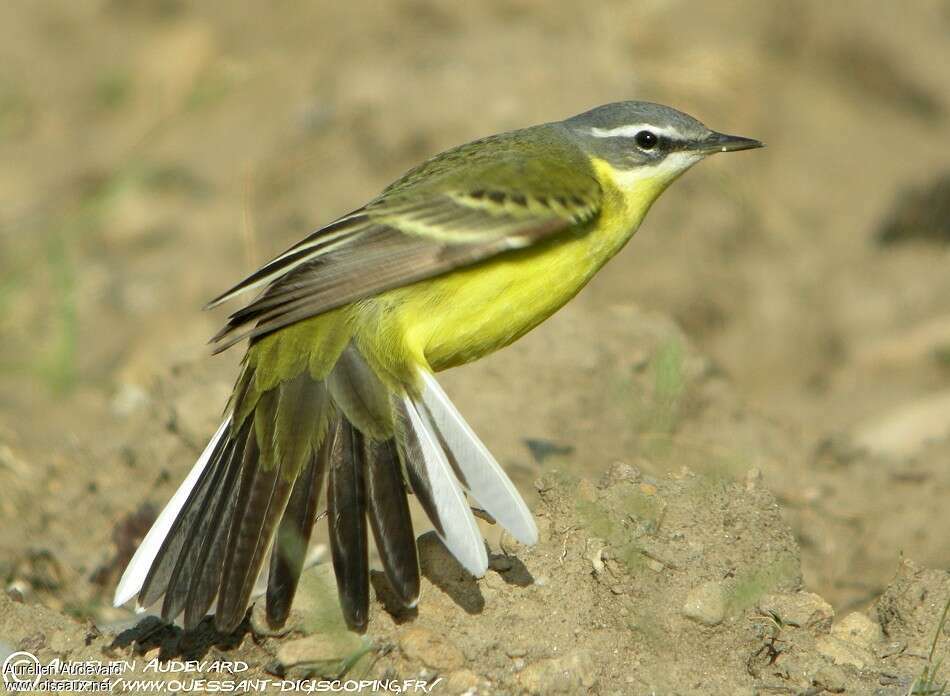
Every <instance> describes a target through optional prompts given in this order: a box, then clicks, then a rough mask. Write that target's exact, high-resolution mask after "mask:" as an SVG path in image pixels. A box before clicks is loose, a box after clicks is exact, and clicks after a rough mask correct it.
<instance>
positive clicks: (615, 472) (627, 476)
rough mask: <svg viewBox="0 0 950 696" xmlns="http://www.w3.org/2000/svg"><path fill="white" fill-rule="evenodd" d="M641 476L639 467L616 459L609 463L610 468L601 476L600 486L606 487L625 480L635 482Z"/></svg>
mask: <svg viewBox="0 0 950 696" xmlns="http://www.w3.org/2000/svg"><path fill="white" fill-rule="evenodd" d="M641 476H642V474H641V473H640V469H638V468H637V467H635V466H632V465H630V464H627V462H623V461H616V462H614V463H613V464H611V465H610V468H609V469H607V471H606V473H605V474H604V476H603V478H601V480H600V487H601V488H607V487H609V486H613V485H615V484H618V483H623V482H625V481H630V482H633V483H636V482H637V481H639V480H640V477H641Z"/></svg>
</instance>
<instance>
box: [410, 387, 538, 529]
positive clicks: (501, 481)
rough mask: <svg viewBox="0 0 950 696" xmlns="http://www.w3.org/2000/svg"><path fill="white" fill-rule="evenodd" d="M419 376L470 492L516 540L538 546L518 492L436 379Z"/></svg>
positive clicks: (427, 403)
mask: <svg viewBox="0 0 950 696" xmlns="http://www.w3.org/2000/svg"><path fill="white" fill-rule="evenodd" d="M420 373H421V376H422V380H423V382H424V384H425V387H424V389H423V392H422V403H423V404H424V405H425V411H426V412H427V413H428V415H429V416H430V418H431V423H432V426H433V427H434V428H435V429H436V430H438V432H439V433H440V434H441V435H442V440H443V442H444V443H445V445H446V447H448V449H449V450H450V451H451V452H452V456H453V457H454V458H455V461H456V463H457V464H458V466H459V468H460V469H461V471H462V475H463V476H464V478H465V481H466V483H467V484H468V490H469V493H471V495H472V497H473V498H475V500H476V501H478V503H479V505H481V506H482V507H483V508H484V509H485V510H486V511H487V512H488V514H490V515H491V516H492V517H494V518H495V519H496V520H497V521H498V523H499V524H501V526H502V527H504V528H505V529H507V530H508V532H509V533H510V534H511V535H512V536H513V537H514V538H515V539H517V540H518V541H520V542H521V543H522V544H527V545H529V546H530V545H533V544H536V543H537V541H538V527H537V525H536V524H535V522H534V517H532V516H531V511H530V510H528V506H527V505H526V504H525V502H524V500H523V499H522V498H521V495H520V494H519V493H518V489H517V488H515V486H514V484H513V483H512V482H511V479H509V478H508V475H507V474H506V473H505V472H504V470H503V469H502V468H501V466H500V465H499V464H498V462H497V461H496V460H495V458H494V457H493V456H492V454H491V452H489V451H488V448H487V447H485V445H484V444H483V443H482V441H481V440H479V439H478V435H476V434H475V432H474V431H473V430H472V428H471V427H470V426H469V424H468V423H466V422H465V419H464V418H462V414H460V413H459V412H458V409H456V408H455V405H454V404H453V403H452V402H451V401H450V400H449V397H448V396H447V395H446V393H445V392H444V391H442V387H441V386H439V383H438V381H436V379H435V376H434V375H433V374H432V373H430V372H428V371H426V370H420Z"/></svg>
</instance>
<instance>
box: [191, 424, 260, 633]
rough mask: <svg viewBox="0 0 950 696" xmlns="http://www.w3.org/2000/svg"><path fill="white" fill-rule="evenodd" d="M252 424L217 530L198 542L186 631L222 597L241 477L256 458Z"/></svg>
mask: <svg viewBox="0 0 950 696" xmlns="http://www.w3.org/2000/svg"><path fill="white" fill-rule="evenodd" d="M252 427H253V425H251V423H250V421H249V422H247V423H245V424H244V427H243V428H241V435H239V437H238V443H239V444H238V446H237V447H236V448H235V449H234V452H233V454H232V455H231V456H232V461H231V464H230V470H229V472H228V477H227V479H226V480H225V483H224V494H223V495H222V497H221V498H220V499H219V500H218V501H217V504H216V505H215V507H214V509H213V510H212V511H211V515H212V516H213V517H214V527H213V529H211V530H210V531H209V533H208V535H207V536H205V537H204V538H203V539H201V540H200V541H198V542H197V543H196V546H198V547H199V548H200V550H199V552H198V554H197V561H196V563H195V566H194V568H193V569H192V571H191V578H190V579H188V584H189V588H188V594H187V597H186V599H185V628H194V627H195V626H197V625H198V623H199V622H200V621H201V620H202V619H203V618H204V617H205V615H206V614H207V613H208V611H209V610H210V609H211V605H212V604H213V603H214V599H215V597H217V595H218V588H219V586H220V584H221V574H222V573H223V571H224V554H225V551H226V549H227V545H228V532H229V530H230V527H231V519H232V518H233V517H234V506H235V504H236V503H237V492H238V486H239V482H240V474H241V471H242V470H243V466H244V462H245V460H247V459H251V461H253V458H254V457H255V456H256V455H255V448H256V443H255V441H254V438H253V437H250V436H249V431H250V430H251V428H252Z"/></svg>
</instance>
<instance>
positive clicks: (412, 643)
mask: <svg viewBox="0 0 950 696" xmlns="http://www.w3.org/2000/svg"><path fill="white" fill-rule="evenodd" d="M399 648H400V649H401V650H402V652H403V654H404V655H405V656H406V657H407V658H409V659H410V660H415V661H417V662H421V663H422V664H424V665H425V666H426V667H429V668H431V669H434V670H438V671H440V672H450V671H452V670H457V669H461V668H462V666H463V665H464V664H465V656H464V655H463V654H462V651H461V650H459V649H458V648H457V647H455V645H453V644H452V643H450V642H449V641H448V640H446V639H445V638H443V637H442V636H440V635H438V634H436V633H434V632H432V631H430V630H428V629H425V628H421V627H418V626H413V627H411V628H408V629H406V630H405V631H403V632H402V634H401V635H400V636H399Z"/></svg>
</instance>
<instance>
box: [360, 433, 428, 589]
mask: <svg viewBox="0 0 950 696" xmlns="http://www.w3.org/2000/svg"><path fill="white" fill-rule="evenodd" d="M363 466H364V468H363V472H364V476H365V479H366V502H367V512H368V514H369V522H370V526H371V527H372V528H373V538H374V539H375V540H376V549H377V551H379V557H380V560H381V561H382V563H383V568H384V569H385V571H386V577H387V578H389V583H390V585H392V587H393V590H395V592H396V595H397V596H398V597H399V599H400V600H401V601H402V603H403V605H404V606H406V607H413V606H415V605H416V602H417V601H418V600H419V558H418V556H417V554H416V537H415V534H414V533H413V531H412V518H411V517H410V515H409V500H408V498H407V496H406V487H405V484H404V483H403V479H402V472H401V470H400V465H399V454H398V453H397V451H396V442H395V440H392V439H390V440H386V441H385V442H379V441H375V440H371V439H369V438H365V439H364V441H363Z"/></svg>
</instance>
